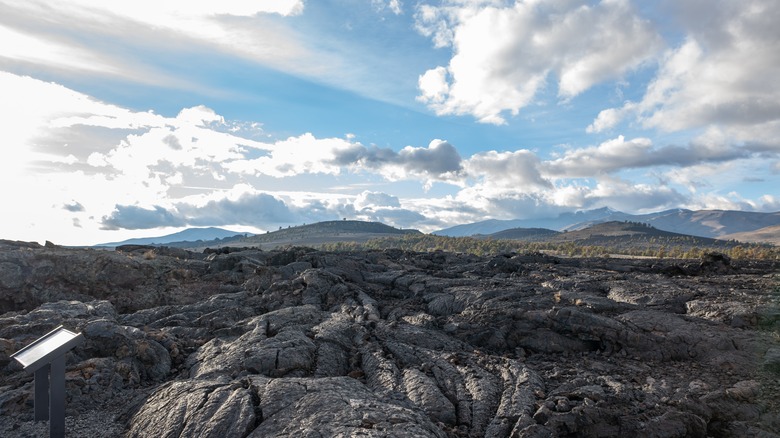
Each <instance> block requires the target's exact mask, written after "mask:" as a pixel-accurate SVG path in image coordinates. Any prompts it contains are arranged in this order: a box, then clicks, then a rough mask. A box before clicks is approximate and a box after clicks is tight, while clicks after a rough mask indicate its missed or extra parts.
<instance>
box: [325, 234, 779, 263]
mask: <svg viewBox="0 0 780 438" xmlns="http://www.w3.org/2000/svg"><path fill="white" fill-rule="evenodd" d="M608 242H609V241H606V240H605V241H604V242H603V243H601V244H589V243H582V242H577V241H568V242H525V241H521V240H510V239H477V238H473V237H448V236H436V235H432V234H409V235H404V236H400V237H385V238H379V239H372V240H369V241H367V242H364V243H359V242H334V243H326V244H323V245H322V246H320V248H321V249H323V250H326V251H335V252H338V251H360V250H383V249H391V248H392V249H401V250H405V251H414V252H430V251H437V250H441V251H447V252H456V253H467V254H474V255H478V256H485V255H495V254H501V253H507V252H544V253H548V254H553V255H559V256H565V257H608V256H610V255H626V256H638V257H654V258H675V259H698V258H701V257H702V255H704V254H705V253H707V252H712V251H717V252H720V253H723V254H725V255H727V256H729V257H731V258H732V259H737V260H740V259H752V260H780V247H776V246H772V245H762V244H751V243H739V242H735V241H722V242H721V241H718V242H717V243H716V244H711V245H700V244H701V241H700V240H697V239H695V238H694V239H687V238H672V239H664V238H656V237H652V238H649V239H645V238H642V239H629V240H626V239H622V240H615V241H614V242H613V243H615V244H612V245H610V244H609V243H608Z"/></svg>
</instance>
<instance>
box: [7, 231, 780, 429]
mask: <svg viewBox="0 0 780 438" xmlns="http://www.w3.org/2000/svg"><path fill="white" fill-rule="evenodd" d="M779 295H780V266H778V265H777V264H772V263H766V262H764V263H758V262H751V263H745V262H740V263H738V262H735V261H731V260H728V259H726V258H723V257H718V256H714V255H710V256H708V257H706V258H705V259H703V260H702V261H700V262H695V263H694V262H690V261H688V262H684V263H683V262H675V261H663V260H623V259H558V258H553V257H549V256H545V255H541V254H505V255H499V256H495V257H486V258H480V257H476V256H470V255H462V254H449V253H443V252H433V253H408V252H403V251H398V250H387V251H383V252H364V253H349V254H334V253H325V252H317V251H312V250H308V249H305V248H291V249H288V250H284V251H271V252H262V251H258V250H241V251H233V252H231V251H214V252H209V253H207V254H193V253H188V252H186V251H181V250H176V251H172V250H165V249H155V250H152V249H150V248H147V247H131V248H123V251H117V252H108V251H94V250H77V249H65V248H56V247H39V246H36V245H30V244H20V243H15V244H14V243H10V242H4V243H2V244H0V303H2V305H3V306H4V307H3V310H4V311H6V313H4V314H2V315H0V435H2V436H35V432H30V431H31V430H35V427H34V426H33V425H32V421H31V420H32V415H33V412H32V399H31V397H32V377H31V376H28V375H26V374H25V373H24V372H23V371H22V370H21V367H20V366H19V365H18V364H16V363H15V361H13V360H11V359H10V358H9V355H10V354H11V353H13V352H14V351H16V350H18V349H19V348H21V347H23V346H24V345H26V344H27V343H29V342H30V341H32V340H34V339H35V338H37V337H38V336H41V335H42V334H44V333H46V332H47V331H49V330H51V329H52V328H54V327H56V326H57V325H59V324H63V325H65V326H66V327H68V328H69V329H72V330H76V331H79V332H82V333H83V334H84V336H85V338H86V342H85V343H84V344H82V345H81V346H79V347H77V348H75V349H74V350H73V351H72V352H71V353H69V354H68V357H67V363H68V366H67V376H66V386H67V397H68V406H67V413H68V415H69V423H68V424H82V423H83V422H84V421H88V419H90V418H97V419H99V420H95V422H96V424H95V427H96V428H97V429H96V430H95V434H94V435H95V436H119V435H124V436H128V437H209V436H214V437H228V436H230V437H234V436H235V437H246V436H250V437H299V436H302V437H309V436H311V437H321V436H322V437H325V436H374V437H381V436H417V437H482V436H488V437H509V436H513V437H521V436H522V437H525V436H529V437H550V436H586V437H621V436H631V435H633V436H651V437H688V436H692V437H697V436H698V437H707V436H712V437H727V436H764V437H772V436H778V434H780V402H779V401H778V400H780V385H778V379H780V341H779V339H780V327H778V321H780V311H779V310H778V304H779V303H780V297H779ZM96 413H99V414H100V415H96ZM79 419H81V420H82V423H79V422H78V421H77V420H79ZM106 419H109V420H106ZM79 427H82V426H79ZM39 429H40V427H39ZM80 430H83V429H80ZM83 434H84V435H89V434H88V433H86V432H84V433H83ZM111 434H114V435H111Z"/></svg>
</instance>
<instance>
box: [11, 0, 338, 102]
mask: <svg viewBox="0 0 780 438" xmlns="http://www.w3.org/2000/svg"><path fill="white" fill-rule="evenodd" d="M4 6H5V10H4V16H0V38H2V40H3V41H5V42H8V43H9V44H7V45H5V46H4V48H3V50H2V53H0V59H2V57H5V58H7V59H11V60H14V61H17V62H28V63H29V62H32V63H36V64H43V65H45V66H47V67H57V68H65V69H71V70H72V69H76V70H80V71H83V72H88V73H102V74H109V75H116V76H120V77H122V78H123V79H126V80H133V81H137V82H143V83H156V84H165V85H169V86H177V87H179V88H187V87H192V86H194V85H193V84H190V83H188V82H187V81H185V80H183V79H182V78H181V77H178V78H175V79H174V78H171V77H168V76H167V74H166V73H164V72H162V71H159V70H156V68H155V67H151V66H150V65H149V64H148V62H147V61H146V60H143V59H140V58H134V57H132V54H133V53H135V52H138V51H139V49H140V51H146V50H149V49H154V50H156V51H160V50H166V49H167V50H169V51H170V53H178V52H181V49H182V47H187V49H188V50H193V49H196V50H197V49H201V50H204V49H207V50H211V51H213V50H215V49H216V50H218V51H220V52H227V53H231V54H234V55H238V56H241V57H244V58H248V59H251V60H253V61H256V62H259V63H262V64H264V65H268V66H272V67H275V68H280V69H285V68H287V69H290V70H291V71H293V72H295V73H297V74H302V75H307V69H308V71H312V68H311V67H312V65H320V66H323V67H320V68H318V69H314V70H316V71H319V70H323V69H325V70H326V69H327V67H324V66H325V65H331V64H333V63H332V62H329V61H326V59H325V58H324V57H319V56H318V55H317V54H316V53H314V52H313V51H311V50H309V49H307V48H306V47H305V44H304V42H303V40H302V38H301V37H300V35H298V33H297V32H296V31H294V30H293V29H291V28H289V27H286V26H285V25H282V24H280V23H279V20H274V19H272V18H269V17H271V16H282V17H285V16H292V15H298V14H300V13H302V12H303V8H304V3H303V1H302V0H278V1H260V2H246V1H241V0H229V1H219V2H212V1H181V0H171V1H163V2H160V1H152V0H138V1H132V2H101V1H97V0H69V1H67V2H60V3H58V4H57V5H56V7H52V6H51V5H50V4H49V3H48V2H44V1H40V0H25V1H10V2H5V4H4ZM40 23H46V26H45V27H44V26H41V25H40ZM73 23H78V26H74V25H73ZM85 41H86V43H85ZM89 41H100V42H101V43H100V44H96V43H93V44H90V43H89ZM6 46H7V47H6ZM127 55H130V57H128V56H127ZM304 58H305V59H308V61H309V62H301V61H300V60H301V59H304ZM311 61H315V62H311ZM312 74H314V72H312V73H311V74H308V76H311V75H312Z"/></svg>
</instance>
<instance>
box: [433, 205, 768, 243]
mask: <svg viewBox="0 0 780 438" xmlns="http://www.w3.org/2000/svg"><path fill="white" fill-rule="evenodd" d="M613 221H620V222H624V221H629V222H641V223H645V224H648V225H651V226H653V227H655V228H657V229H659V230H663V231H669V232H672V233H679V234H687V235H691V236H698V237H709V238H715V239H730V238H732V237H730V236H732V235H736V234H737V233H740V234H739V236H740V237H741V239H739V240H744V241H747V242H751V241H762V242H765V241H766V240H765V239H766V238H767V235H768V236H769V237H772V236H776V235H777V230H778V228H777V227H778V226H780V212H775V213H758V212H746V211H734V210H686V209H673V210H665V211H661V212H657V213H649V214H639V215H634V214H629V213H623V212H621V211H617V210H613V209H611V208H606V207H605V208H600V209H596V210H585V211H578V212H573V213H563V214H561V215H559V216H557V217H553V218H542V219H515V220H496V219H490V220H486V221H481V222H475V223H471V224H464V225H457V226H454V227H450V228H445V229H443V230H439V231H435V232H434V233H433V234H436V235H440V236H451V237H464V236H475V235H490V234H495V233H498V232H500V231H505V230H510V229H514V228H544V229H550V230H555V231H571V230H580V229H584V228H587V227H589V226H592V225H594V224H598V223H604V222H613ZM771 227H775V228H774V229H772V228H771Z"/></svg>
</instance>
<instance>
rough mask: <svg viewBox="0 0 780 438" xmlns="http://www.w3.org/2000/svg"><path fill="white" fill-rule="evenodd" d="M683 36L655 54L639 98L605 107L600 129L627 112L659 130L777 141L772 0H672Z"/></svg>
mask: <svg viewBox="0 0 780 438" xmlns="http://www.w3.org/2000/svg"><path fill="white" fill-rule="evenodd" d="M669 7H670V8H671V11H672V12H673V13H674V14H675V16H677V17H678V20H679V21H680V22H681V23H682V24H683V26H684V28H685V30H686V36H685V39H684V40H683V41H682V42H681V43H680V44H679V45H678V46H677V47H673V48H670V49H669V50H668V51H667V52H666V53H665V54H664V56H663V57H662V59H661V60H660V66H659V69H658V72H657V74H656V75H655V78H654V79H653V80H652V81H651V82H650V84H649V85H648V86H647V89H646V91H645V93H644V96H643V97H642V99H641V100H639V101H629V102H626V103H625V104H624V105H623V106H622V107H618V108H610V109H606V110H604V111H602V112H601V113H600V114H599V115H598V117H597V118H596V120H595V121H594V122H593V123H592V124H591V125H590V126H589V128H588V129H589V131H591V132H599V131H602V130H605V129H609V128H611V127H614V126H615V125H616V124H617V123H619V122H620V120H622V119H625V118H627V117H631V118H635V119H636V120H637V121H639V122H640V123H641V125H642V126H643V127H645V128H657V129H660V130H663V131H682V130H686V129H694V128H704V127H717V129H719V130H720V131H721V132H722V133H724V134H725V135H726V136H727V137H728V138H729V139H730V141H732V142H735V143H741V142H745V143H751V142H758V143H762V144H764V145H765V146H766V145H771V146H772V147H773V148H774V150H775V151H776V150H777V148H778V146H780V142H778V141H777V138H778V135H780V84H778V83H777V81H772V80H769V79H768V78H774V77H778V76H780V50H778V44H777V42H778V41H780V29H778V27H777V26H776V23H777V22H778V20H780V10H778V8H777V7H776V4H775V3H774V2H773V1H771V0H749V1H745V2H730V1H714V2H709V1H700V0H686V1H680V2H673V3H671V2H670V5H669Z"/></svg>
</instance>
